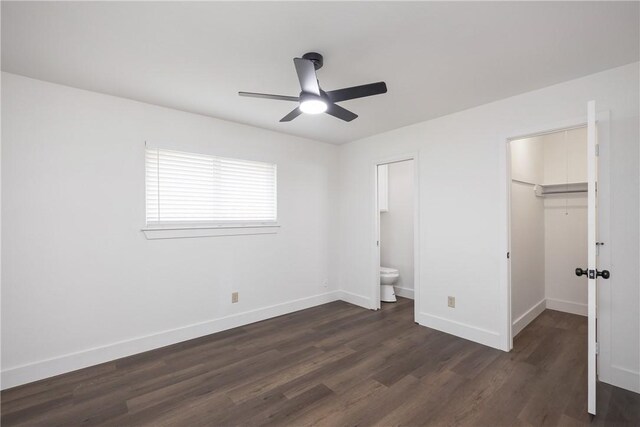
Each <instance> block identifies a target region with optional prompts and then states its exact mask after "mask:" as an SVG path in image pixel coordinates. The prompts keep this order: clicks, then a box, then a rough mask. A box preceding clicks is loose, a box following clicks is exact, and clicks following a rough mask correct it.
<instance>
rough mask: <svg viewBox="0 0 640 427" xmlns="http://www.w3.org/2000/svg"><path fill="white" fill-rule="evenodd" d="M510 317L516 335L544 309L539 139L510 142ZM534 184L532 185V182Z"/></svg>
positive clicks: (540, 145)
mask: <svg viewBox="0 0 640 427" xmlns="http://www.w3.org/2000/svg"><path fill="white" fill-rule="evenodd" d="M510 152H511V178H512V181H511V251H510V252H511V319H512V322H513V332H512V333H513V335H514V336H515V335H517V334H518V332H520V331H521V330H522V329H523V328H524V327H525V326H526V325H527V324H528V323H529V322H530V321H531V320H533V319H534V318H535V317H536V316H537V315H538V314H540V313H541V312H542V311H543V310H544V308H545V274H544V272H545V233H544V231H545V226H544V225H545V224H544V218H545V212H544V201H543V199H542V198H540V197H537V196H536V193H535V191H534V189H535V184H539V183H542V181H543V175H544V145H543V144H541V143H540V138H527V139H519V140H515V141H511V142H510ZM532 184H533V185H532Z"/></svg>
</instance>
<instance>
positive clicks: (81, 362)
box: [1, 291, 368, 389]
mask: <svg viewBox="0 0 640 427" xmlns="http://www.w3.org/2000/svg"><path fill="white" fill-rule="evenodd" d="M351 295H355V294H351ZM340 298H341V292H340V291H332V292H327V293H324V294H320V295H314V296H310V297H306V298H300V299H297V300H293V301H288V302H284V303H281V304H276V305H272V306H269V307H264V308H260V309H256V310H251V311H246V312H244V313H238V314H233V315H231V316H226V317H222V318H219V319H213V320H208V321H206V322H202V323H197V324H193V325H188V326H184V327H180V328H176V329H171V330H167V331H162V332H158V333H155V334H151V335H146V336H143V337H138V338H133V339H130V340H125V341H120V342H116V343H113V344H108V345H105V346H101V347H95V348H91V349H88V350H83V351H79V352H76V353H71V354H66V355H63V356H59V357H55V358H52V359H47V360H41V361H38V362H34V363H29V364H25V365H22V366H16V367H13V368H9V369H6V370H4V371H2V381H1V383H2V386H1V387H2V389H7V388H10V387H15V386H18V385H21V384H26V383H30V382H32V381H37V380H41V379H44V378H49V377H52V376H55V375H59V374H63V373H66V372H71V371H75V370H77V369H82V368H86V367H88V366H93V365H97V364H100V363H104V362H109V361H111V360H115V359H119V358H121V357H126V356H131V355H133V354H137V353H142V352H145V351H149V350H153V349H156V348H160V347H164V346H167V345H171V344H176V343H179V342H182V341H187V340H190V339H193V338H198V337H202V336H205V335H209V334H213V333H216V332H220V331H224V330H227V329H231V328H236V327H238V326H244V325H248V324H250V323H254V322H259V321H261V320H266V319H270V318H272V317H276V316H281V315H283V314H288V313H292V312H294V311H298V310H304V309H305V308H310V307H314V306H317V305H321V304H326V303H328V302H332V301H337V300H338V299H340ZM347 301H348V302H351V301H349V300H347ZM354 304H355V303H354ZM358 305H360V304H358ZM367 308H368V306H367Z"/></svg>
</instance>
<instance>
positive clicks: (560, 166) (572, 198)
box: [541, 128, 587, 316]
mask: <svg viewBox="0 0 640 427" xmlns="http://www.w3.org/2000/svg"><path fill="white" fill-rule="evenodd" d="M541 142H542V143H543V145H544V180H543V181H544V183H546V184H561V183H564V182H586V181H587V129H586V128H579V129H573V130H569V131H566V132H558V133H553V134H549V135H545V136H544V137H542V138H541ZM544 221H545V260H546V263H545V265H546V268H545V295H546V300H547V307H548V308H551V309H555V310H561V311H567V312H570V313H575V314H581V315H583V316H586V315H587V284H586V282H585V280H584V278H583V277H578V276H576V275H575V273H574V271H575V269H576V267H581V268H586V265H587V195H586V193H575V194H562V195H560V194H558V195H548V196H545V198H544Z"/></svg>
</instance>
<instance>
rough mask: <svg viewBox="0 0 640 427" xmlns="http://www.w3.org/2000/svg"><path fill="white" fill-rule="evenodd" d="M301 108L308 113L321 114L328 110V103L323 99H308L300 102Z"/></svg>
mask: <svg viewBox="0 0 640 427" xmlns="http://www.w3.org/2000/svg"><path fill="white" fill-rule="evenodd" d="M300 110H301V111H302V112H303V113H306V114H320V113H324V112H325V111H327V103H326V102H324V101H323V100H321V99H306V100H304V101H302V102H301V103H300Z"/></svg>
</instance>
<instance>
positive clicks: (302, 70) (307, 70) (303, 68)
mask: <svg viewBox="0 0 640 427" xmlns="http://www.w3.org/2000/svg"><path fill="white" fill-rule="evenodd" d="M293 63H294V64H295V66H296V73H298V80H300V88H301V89H302V91H303V92H305V93H310V94H313V95H318V96H320V86H319V85H318V77H316V67H315V66H314V65H313V61H311V60H309V59H303V58H293Z"/></svg>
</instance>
